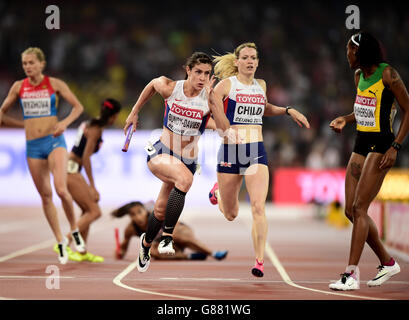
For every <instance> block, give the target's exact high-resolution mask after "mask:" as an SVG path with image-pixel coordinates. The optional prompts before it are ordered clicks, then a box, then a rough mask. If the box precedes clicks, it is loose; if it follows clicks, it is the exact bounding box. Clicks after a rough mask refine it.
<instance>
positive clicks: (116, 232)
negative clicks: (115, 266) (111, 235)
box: [115, 228, 121, 258]
mask: <svg viewBox="0 0 409 320" xmlns="http://www.w3.org/2000/svg"><path fill="white" fill-rule="evenodd" d="M120 251H121V244H120V242H119V230H118V228H115V254H116V257H117V258H119V254H120Z"/></svg>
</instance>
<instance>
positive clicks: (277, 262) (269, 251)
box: [266, 243, 389, 300]
mask: <svg viewBox="0 0 409 320" xmlns="http://www.w3.org/2000/svg"><path fill="white" fill-rule="evenodd" d="M266 253H267V255H268V256H269V258H270V260H271V262H272V263H273V265H274V267H275V268H276V269H277V271H278V273H279V274H280V276H281V278H283V280H284V281H285V282H286V283H287V284H288V285H290V286H293V287H295V288H298V289H303V290H308V291H313V292H318V293H324V294H332V295H336V296H343V297H349V298H355V299H365V300H389V299H385V298H374V297H367V296H361V295H352V294H346V293H339V292H331V291H324V290H318V289H313V288H308V287H304V286H300V285H298V284H296V283H294V282H293V281H292V280H291V278H290V276H289V275H288V274H287V272H286V271H285V269H284V267H283V265H282V264H281V262H280V260H279V259H278V258H277V256H276V254H275V252H274V250H273V248H271V246H270V245H269V244H268V243H267V244H266Z"/></svg>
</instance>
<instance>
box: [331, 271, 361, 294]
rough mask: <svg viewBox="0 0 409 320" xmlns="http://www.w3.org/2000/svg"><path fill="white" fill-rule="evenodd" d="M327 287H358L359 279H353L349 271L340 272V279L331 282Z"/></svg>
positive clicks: (342, 289)
mask: <svg viewBox="0 0 409 320" xmlns="http://www.w3.org/2000/svg"><path fill="white" fill-rule="evenodd" d="M329 288H330V289H332V290H339V291H347V290H357V289H359V280H357V279H355V278H354V277H353V275H352V274H351V273H347V272H345V273H343V274H341V279H339V280H338V281H337V282H335V283H331V284H330V285H329Z"/></svg>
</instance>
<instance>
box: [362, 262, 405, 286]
mask: <svg viewBox="0 0 409 320" xmlns="http://www.w3.org/2000/svg"><path fill="white" fill-rule="evenodd" d="M377 269H378V273H377V274H376V276H375V278H373V279H372V280H369V281H368V282H367V283H366V284H367V285H368V287H376V286H380V285H381V284H382V283H384V282H386V281H388V280H389V279H390V278H391V277H392V276H394V275H395V274H398V273H399V272H400V266H399V264H398V263H397V262H396V261H395V264H394V265H393V266H383V265H380V266H378V268H377Z"/></svg>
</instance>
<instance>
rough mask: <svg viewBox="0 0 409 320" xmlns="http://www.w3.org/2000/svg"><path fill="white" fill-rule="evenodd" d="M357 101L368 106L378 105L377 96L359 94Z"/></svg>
mask: <svg viewBox="0 0 409 320" xmlns="http://www.w3.org/2000/svg"><path fill="white" fill-rule="evenodd" d="M355 103H357V104H360V105H362V106H367V107H376V98H372V97H364V96H360V95H357V96H356V99H355Z"/></svg>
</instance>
